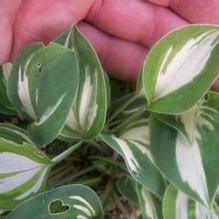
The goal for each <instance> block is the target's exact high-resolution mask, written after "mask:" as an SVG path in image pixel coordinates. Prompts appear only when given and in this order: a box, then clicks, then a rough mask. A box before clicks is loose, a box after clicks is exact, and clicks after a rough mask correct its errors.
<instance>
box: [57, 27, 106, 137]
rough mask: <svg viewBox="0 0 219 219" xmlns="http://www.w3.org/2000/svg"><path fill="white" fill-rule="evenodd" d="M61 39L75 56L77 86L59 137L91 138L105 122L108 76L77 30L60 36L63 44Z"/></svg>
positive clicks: (90, 47)
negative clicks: (71, 105)
mask: <svg viewBox="0 0 219 219" xmlns="http://www.w3.org/2000/svg"><path fill="white" fill-rule="evenodd" d="M64 36H66V40H65V42H64V45H65V46H67V47H69V48H72V49H73V50H74V51H76V53H77V58H78V60H79V65H80V83H79V90H78V94H77V98H76V99H75V101H74V104H73V107H72V110H71V111H70V113H69V116H68V118H67V121H66V127H65V128H64V130H63V131H62V134H61V135H62V137H66V138H70V139H75V138H76V139H77V138H83V139H92V138H95V137H96V136H97V135H98V134H99V133H100V132H101V130H102V129H103V126H104V123H105V119H106V111H107V107H108V101H109V86H108V87H107V85H108V82H107V80H108V79H107V75H106V74H105V72H104V71H103V69H102V67H101V64H100V61H99V59H98V57H97V54H96V52H95V50H94V49H93V47H92V46H91V44H90V43H89V42H88V41H87V40H86V39H85V38H84V37H83V36H82V35H81V33H80V32H79V31H78V29H77V28H72V29H70V30H69V32H68V34H66V33H65V34H64V35H63V36H62V37H61V38H62V41H63V37H64ZM61 38H60V39H61ZM59 42H60V41H59ZM62 43H63V42H62Z"/></svg>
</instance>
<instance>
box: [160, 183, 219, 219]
mask: <svg viewBox="0 0 219 219" xmlns="http://www.w3.org/2000/svg"><path fill="white" fill-rule="evenodd" d="M163 216H164V219H219V213H218V212H217V211H216V210H215V209H214V207H211V208H206V207H205V206H203V205H201V204H200V203H198V202H195V201H193V200H191V199H189V197H188V196H187V195H186V194H184V193H182V192H180V191H179V190H177V189H176V188H175V187H173V186H172V185H170V186H169V187H168V188H167V190H166V192H165V195H164V199H163Z"/></svg>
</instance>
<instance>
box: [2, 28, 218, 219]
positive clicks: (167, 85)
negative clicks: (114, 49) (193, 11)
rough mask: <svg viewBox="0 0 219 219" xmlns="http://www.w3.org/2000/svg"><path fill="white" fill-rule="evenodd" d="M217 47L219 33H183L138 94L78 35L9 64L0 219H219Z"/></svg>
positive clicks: (169, 43)
mask: <svg viewBox="0 0 219 219" xmlns="http://www.w3.org/2000/svg"><path fill="white" fill-rule="evenodd" d="M218 42H219V26H211V25H190V26H186V27H183V28H181V29H178V30H175V31H173V32H172V33H170V34H169V35H167V36H165V37H164V38H162V39H161V40H160V41H159V42H158V43H157V44H156V45H155V46H154V47H153V48H152V50H151V51H150V53H149V55H148V57H147V59H146V61H145V63H144V67H143V70H142V72H141V74H140V76H139V80H138V83H137V85H136V89H134V88H133V86H131V85H130V84H127V83H122V82H121V83H120V82H118V81H115V80H113V79H109V78H108V76H107V74H106V73H105V71H104V69H103V68H102V66H101V63H100V61H99V59H98V57H97V54H96V53H95V51H94V49H93V47H92V46H91V45H90V43H89V42H88V41H87V40H86V39H85V38H84V36H83V35H82V34H81V33H80V32H79V30H78V29H77V27H72V28H70V29H69V30H68V31H67V32H65V33H64V34H62V35H61V36H59V37H58V38H57V39H56V40H55V42H52V43H50V44H49V45H47V46H45V45H44V44H42V43H37V44H33V45H30V46H28V47H27V48H26V49H24V50H23V51H22V52H21V54H20V55H19V56H18V57H17V59H16V60H15V61H14V63H12V68H11V65H7V66H5V65H4V66H2V68H0V93H1V94H0V113H1V118H3V122H2V123H0V215H1V216H0V218H7V219H20V218H22V219H23V218H37V219H38V218H39V219H40V218H57V219H59V218H60V219H61V218H77V219H101V218H112V215H115V218H120V216H121V213H122V214H123V215H124V217H125V218H126V219H132V218H133V219H136V218H139V219H140V218H141V219H207V218H208V219H219V208H218V203H219V202H218V200H219V198H218V197H219V196H218V185H219V171H218V165H219V156H218V154H219V94H218V93H217V92H215V91H210V87H211V85H212V84H213V82H214V81H215V80H216V77H217V73H218V67H219V66H218V58H219V43H218ZM14 123H16V124H14ZM73 152H74V154H73V155H72V156H70V154H72V153H73ZM47 179H48V180H47ZM66 184H73V185H66ZM81 184H86V185H89V186H91V187H92V188H93V189H94V191H95V192H96V193H97V194H98V196H99V197H100V200H99V198H98V197H97V195H96V193H95V192H94V191H93V190H91V189H90V188H89V187H87V186H84V185H81ZM57 186H61V187H58V188H57ZM50 189H52V190H50ZM47 190H49V191H47ZM41 192H42V193H41ZM101 203H102V204H101ZM103 209H104V211H105V213H103Z"/></svg>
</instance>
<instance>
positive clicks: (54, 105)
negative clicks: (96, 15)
mask: <svg viewBox="0 0 219 219" xmlns="http://www.w3.org/2000/svg"><path fill="white" fill-rule="evenodd" d="M78 85H79V66H78V62H77V60H76V55H75V53H74V52H73V51H72V50H70V49H67V48H64V47H62V46H60V45H59V44H55V43H52V44H49V45H48V46H46V47H45V46H43V45H41V44H35V45H32V46H30V47H27V48H26V49H25V50H24V51H23V52H22V54H21V55H20V56H19V57H18V59H17V60H16V61H15V64H14V65H13V68H12V71H11V74H10V76H9V79H8V94H9V97H10V99H11V102H12V103H13V105H14V106H15V108H16V109H17V111H18V112H19V114H20V115H21V116H22V117H24V118H29V120H31V121H32V123H31V124H30V125H29V127H28V133H29V135H30V137H31V139H32V140H33V141H34V142H35V143H36V144H39V145H43V144H47V143H49V142H51V141H52V140H54V139H55V138H56V137H57V136H58V134H59V132H60V131H61V130H62V129H63V127H64V125H65V121H66V118H67V116H68V114H69V111H70V108H71V106H72V103H73V101H74V98H75V96H76V92H77V89H78Z"/></svg>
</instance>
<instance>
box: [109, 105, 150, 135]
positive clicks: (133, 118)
mask: <svg viewBox="0 0 219 219" xmlns="http://www.w3.org/2000/svg"><path fill="white" fill-rule="evenodd" d="M145 111H146V108H145V107H142V108H141V109H140V110H139V111H137V112H135V113H133V114H132V115H131V116H130V117H129V118H128V119H126V120H124V122H122V123H121V124H119V125H118V126H117V127H115V128H114V129H112V130H111V131H112V132H113V133H116V134H121V132H122V131H123V129H124V127H126V126H127V125H129V124H130V123H131V122H132V121H136V120H137V119H138V118H139V117H140V116H142V115H143V114H144V113H145Z"/></svg>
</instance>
